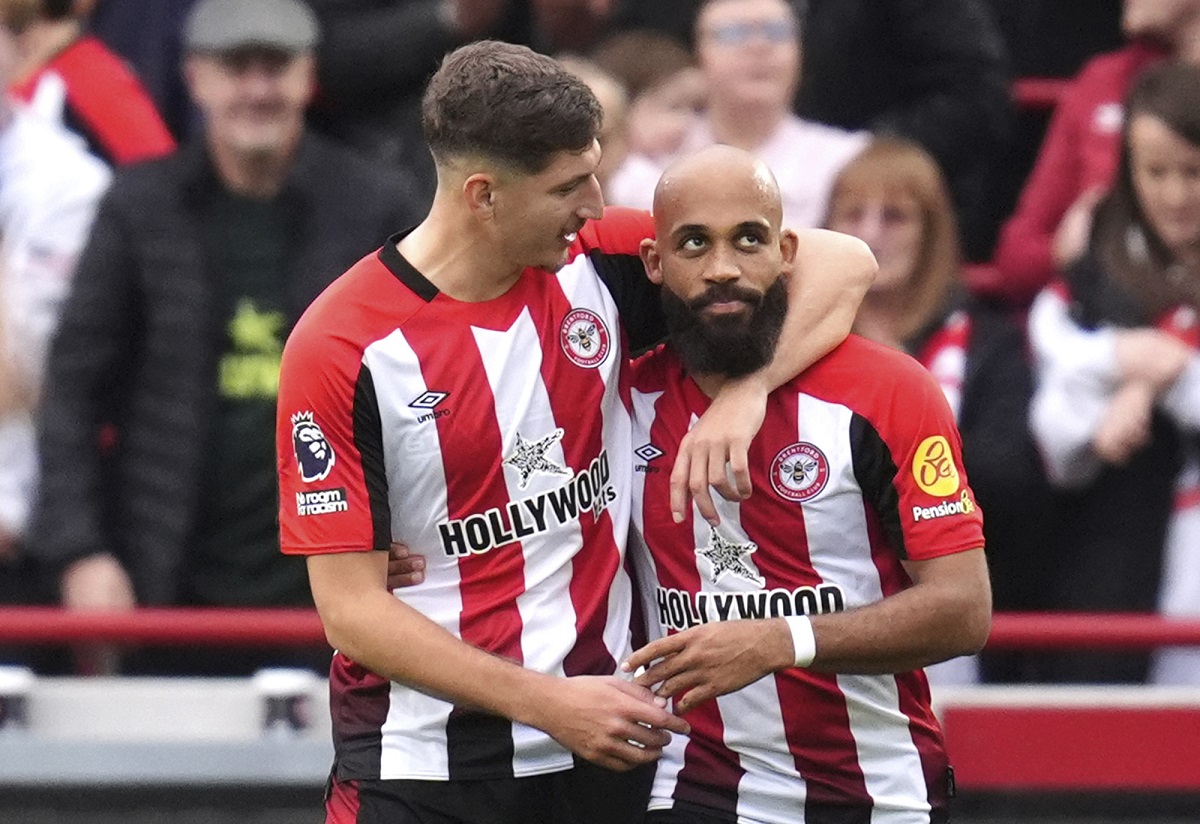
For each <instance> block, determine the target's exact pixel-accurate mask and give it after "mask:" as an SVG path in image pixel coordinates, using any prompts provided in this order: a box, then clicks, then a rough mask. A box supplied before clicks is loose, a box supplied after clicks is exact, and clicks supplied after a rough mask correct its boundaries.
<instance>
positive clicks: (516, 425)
mask: <svg viewBox="0 0 1200 824" xmlns="http://www.w3.org/2000/svg"><path fill="white" fill-rule="evenodd" d="M473 331H474V333H475V343H476V345H477V346H478V347H479V353H480V355H481V356H482V358H483V367H484V370H485V371H486V372H487V377H488V384H489V385H490V386H491V390H492V394H493V396H494V397H495V399H496V419H497V423H498V424H499V426H500V438H501V442H502V443H503V454H505V455H511V454H512V452H513V450H514V449H515V447H516V443H517V436H518V435H520V436H521V437H523V438H524V439H525V440H527V441H529V440H537V439H539V438H542V437H544V436H546V435H548V434H550V433H551V432H553V431H554V430H555V429H556V428H557V424H556V423H555V421H554V412H553V410H552V409H551V408H550V395H549V392H548V391H547V389H546V384H545V382H544V381H543V380H542V371H541V370H542V351H541V344H540V341H539V339H538V330H537V328H536V327H535V325H534V322H533V318H532V317H530V315H529V310H528V309H525V310H523V311H522V312H521V314H520V316H519V317H518V318H517V320H516V322H515V323H514V324H513V326H512V328H511V329H508V330H507V331H503V332H497V331H493V330H491V329H480V328H478V327H476V328H475V329H474V330H473ZM514 353H521V354H520V355H519V356H516V357H514ZM531 421H541V422H543V424H542V426H541V427H540V428H539V429H536V430H531V429H530V426H531ZM532 425H536V424H532ZM546 457H547V458H549V459H550V460H551V461H553V462H554V463H556V464H557V465H558V466H563V467H565V466H566V465H567V462H566V457H565V455H564V454H563V448H562V444H561V443H555V444H554V445H553V446H551V448H550V449H549V450H548V451H547V452H546ZM504 478H505V483H506V485H507V488H508V500H510V501H519V500H521V499H522V498H528V497H530V496H532V495H536V494H538V493H540V492H544V491H548V490H550V489H554V488H556V487H558V486H561V485H562V481H563V479H562V478H561V477H557V476H543V475H539V474H537V473H534V474H533V475H531V476H530V477H529V481H528V483H527V484H526V486H525V487H524V488H521V487H520V484H519V481H518V480H517V478H516V476H515V475H514V474H513V473H511V472H506V473H505V474H504ZM521 546H522V548H523V550H524V553H523V554H524V559H525V562H524V569H525V592H523V593H522V594H521V595H519V596H518V597H517V610H518V611H519V612H520V613H521V625H522V626H521V653H522V655H523V656H524V658H525V661H524V663H525V666H526V667H528V668H529V669H532V670H537V671H538V672H544V673H547V674H549V675H557V676H562V675H563V668H562V658H561V656H560V650H561V649H562V648H563V647H564V643H565V642H564V640H563V639H564V637H565V636H566V635H568V634H570V633H572V632H573V628H574V626H575V611H574V609H573V607H572V604H571V599H570V598H563V597H561V596H562V593H564V592H568V591H569V588H570V585H571V563H570V560H569V559H570V558H571V557H573V556H574V555H575V553H576V552H578V551H579V550H580V548H581V547H582V546H583V536H582V534H581V532H580V530H579V527H578V525H577V524H576V523H572V524H570V525H569V526H568V525H564V526H563V527H562V528H561V529H559V530H557V531H555V532H550V533H542V534H541V535H534V536H532V537H529V538H525V539H523V540H522V541H521ZM513 741H514V743H515V745H516V746H515V749H514V763H513V773H514V775H516V776H517V777H521V776H523V775H530V774H536V773H540V772H545V769H544V768H543V767H541V766H539V767H538V768H537V769H536V772H535V773H530V772H526V768H527V766H528V765H529V764H530V762H531V760H532V761H533V762H534V763H539V765H540V762H542V761H543V760H546V761H554V762H555V763H561V764H562V765H564V766H566V765H569V764H570V763H571V755H570V753H569V752H568V751H567V750H566V749H564V748H563V747H561V746H560V745H559V744H558V743H556V742H555V741H554V740H553V739H552V738H550V737H549V736H547V735H546V734H545V733H543V732H542V731H541V730H537V729H534V728H532V727H527V726H524V725H522V724H513ZM518 754H519V755H518Z"/></svg>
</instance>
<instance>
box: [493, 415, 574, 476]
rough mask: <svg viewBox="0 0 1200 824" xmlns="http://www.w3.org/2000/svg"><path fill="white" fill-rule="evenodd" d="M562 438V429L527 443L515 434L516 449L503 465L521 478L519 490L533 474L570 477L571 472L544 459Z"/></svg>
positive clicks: (518, 434) (519, 434) (519, 435)
mask: <svg viewBox="0 0 1200 824" xmlns="http://www.w3.org/2000/svg"><path fill="white" fill-rule="evenodd" d="M562 438H563V429H562V427H559V428H558V429H555V430H554V431H553V432H551V433H550V434H549V435H547V436H545V437H544V438H539V439H538V440H536V441H527V440H525V439H524V438H523V437H521V433H520V432H518V433H517V445H516V449H515V450H514V452H513V453H512V454H511V455H509V456H508V457H507V458H505V459H504V463H506V464H508V465H510V466H512V467H513V468H515V469H516V470H517V473H518V474H519V475H520V476H521V482H520V486H521V489H524V488H525V487H526V486H527V485H528V484H529V476H530V475H532V474H533V473H535V472H541V473H542V474H544V475H566V476H570V474H571V472H570V471H569V470H568V469H567V468H566V467H562V466H559V465H558V464H556V463H555V462H554V461H552V460H550V459H549V458H547V457H546V453H547V452H549V451H550V449H551V448H552V447H553V446H554V445H555V444H556V443H558V442H559V441H561V440H562Z"/></svg>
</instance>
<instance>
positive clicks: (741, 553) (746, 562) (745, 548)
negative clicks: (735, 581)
mask: <svg viewBox="0 0 1200 824" xmlns="http://www.w3.org/2000/svg"><path fill="white" fill-rule="evenodd" d="M757 551H758V544H756V543H754V542H753V541H746V542H745V543H737V542H735V541H729V540H726V539H725V537H724V536H722V535H721V533H719V532H717V530H716V529H715V528H710V530H709V533H708V546H706V547H703V548H699V549H697V550H696V554H697V555H699V556H700V557H701V558H704V559H706V560H707V561H708V563H709V566H710V567H711V569H712V572H711V574H710V576H709V580H711V581H712V582H713V583H714V584H715V583H718V582H720V580H721V578H722V577H723V576H725V575H727V574H730V575H737V576H738V577H740V578H745V579H746V580H747V581H749V582H750V583H752V584H755V585H756V586H760V587H761V586H763V585H764V584H765V583H766V579H764V578H763V577H762V576H761V575H759V574H758V570H757V569H755V568H754V565H753V564H752V563H751V562H750V554H751V553H754V552H757Z"/></svg>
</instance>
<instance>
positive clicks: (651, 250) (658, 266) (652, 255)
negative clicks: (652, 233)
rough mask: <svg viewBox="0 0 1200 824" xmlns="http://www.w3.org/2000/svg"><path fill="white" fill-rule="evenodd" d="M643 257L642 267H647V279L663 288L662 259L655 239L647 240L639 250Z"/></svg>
mask: <svg viewBox="0 0 1200 824" xmlns="http://www.w3.org/2000/svg"><path fill="white" fill-rule="evenodd" d="M638 254H639V255H641V256H642V265H643V266H645V267H646V277H648V278H650V282H651V283H654V284H657V285H658V286H662V282H663V276H662V258H661V257H659V255H658V243H656V242H655V240H654V239H653V238H646V239H645V240H643V241H642V245H641V246H640V247H639V248H638Z"/></svg>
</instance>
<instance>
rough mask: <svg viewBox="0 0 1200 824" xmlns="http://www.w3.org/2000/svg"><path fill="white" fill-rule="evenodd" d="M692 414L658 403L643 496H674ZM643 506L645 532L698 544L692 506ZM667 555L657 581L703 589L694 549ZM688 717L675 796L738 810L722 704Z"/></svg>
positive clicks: (709, 704)
mask: <svg viewBox="0 0 1200 824" xmlns="http://www.w3.org/2000/svg"><path fill="white" fill-rule="evenodd" d="M679 402H680V398H679V395H678V394H676V393H672V392H668V393H667V394H665V395H663V396H662V397H660V398H659V399H658V403H659V404H660V405H662V404H664V403H672V404H679ZM690 419H691V416H690V414H689V413H688V412H687V410H686V409H683V410H679V409H671V410H669V411H665V412H664V410H662V409H659V413H658V414H657V415H656V416H655V420H654V424H653V425H652V426H651V429H650V443H652V444H654V445H655V446H657V447H659V448H660V449H662V450H663V452H664V454H663V455H662V456H661V457H659V458H656V459H655V463H657V464H660V465H661V466H662V467H663V471H661V472H655V473H647V474H646V491H645V495H644V499H645V500H646V501H647V502H650V501H667V500H670V484H671V477H670V473H669V472H667V471H666V467H670V466H673V465H674V463H675V457H676V456H677V455H678V454H679V441H680V439H681V438H682V437H683V435H684V434H685V432H686V430H687V426H688V423H689V421H690ZM672 423H674V424H675V425H677V426H680V428H681V430H682V431H672V430H673V427H672ZM643 509H644V510H645V511H644V512H643V514H642V517H643V519H644V520H645V527H646V534H647V535H648V536H649V535H655V536H662V538H661V539H659V540H657V541H656V543H657V544H659V545H661V546H669V547H672V548H674V547H690V546H694V545H695V540H694V539H693V535H694V532H693V530H694V525H693V523H692V521H693V516H692V512H691V510H690V509H689V511H688V514H687V517H686V518H684V520H683V523H681V524H675V523H673V522H672V521H671V515H670V513H669V512H665V511H662V510H663V509H664V508H663V507H655V506H653V505H650V506H646V507H643ZM652 522H653V523H652ZM672 533H675V534H676V535H679V536H681V537H679V538H676V539H675V540H669V539H668V537H667V536H670V535H671V534H672ZM663 555H664V553H661V552H660V553H658V554H657V555H656V556H655V564H656V566H657V567H658V568H659V570H660V572H659V582H658V583H661V582H663V581H666V582H667V583H668V585H670V586H676V585H680V586H682V587H683V588H684V589H686V590H688V591H689V592H699V591H701V589H702V585H701V581H700V573H699V571H698V570H697V568H696V556H695V555H694V554H693V553H690V552H685V551H680V552H678V553H671V555H670V557H661V556H663ZM650 620H651V621H657V620H658V618H657V616H651V617H650ZM670 632H672V633H673V632H675V630H670ZM687 720H688V723H689V724H691V725H692V735H691V737H690V738H689V739H688V743H687V746H686V747H684V752H683V768H682V769H680V771H679V774H678V777H677V780H676V783H675V791H674V798H675V799H676V800H678V801H689V802H692V803H694V804H703V805H705V806H707V807H711V808H713V809H717V810H722V811H724V812H729V813H734V812H736V811H737V801H738V784H739V783H740V782H741V780H742V776H743V775H745V770H743V769H742V767H741V762H740V761H739V760H738V755H737V753H735V752H734V751H733V750H731V749H729V748H728V747H726V746H724V745H723V744H722V742H723V741H724V740H725V725H724V724H723V723H722V721H721V712H720V708H719V705H718V704H717V702H716V701H705V702H704V703H703V704H701V705H700V706H698V707H697V708H696V709H694V710H692V712H690V713H688V717H687Z"/></svg>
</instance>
